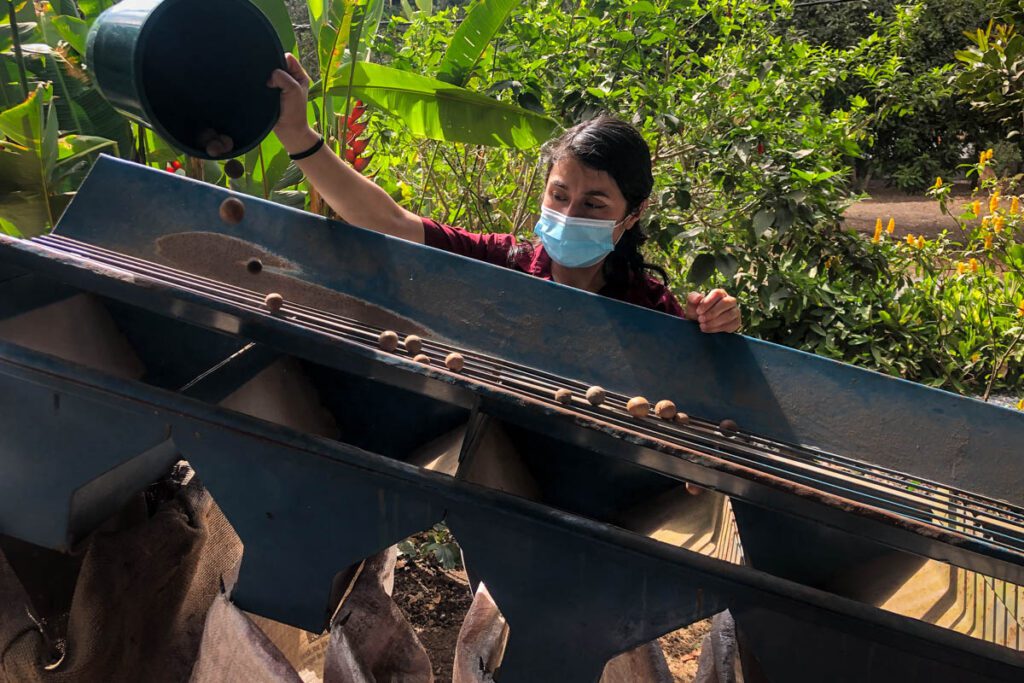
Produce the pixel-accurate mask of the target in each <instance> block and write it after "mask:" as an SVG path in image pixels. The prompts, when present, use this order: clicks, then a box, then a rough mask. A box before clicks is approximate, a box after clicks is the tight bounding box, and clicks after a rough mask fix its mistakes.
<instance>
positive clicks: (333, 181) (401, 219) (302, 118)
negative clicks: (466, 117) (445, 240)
mask: <svg viewBox="0 0 1024 683" xmlns="http://www.w3.org/2000/svg"><path fill="white" fill-rule="evenodd" d="M285 60H286V62H287V64H288V70H287V71H283V70H281V69H276V70H275V71H274V73H273V75H271V77H270V81H269V82H268V83H267V85H268V86H269V87H271V88H278V89H279V90H280V91H281V118H280V120H279V121H278V123H277V126H275V127H274V133H275V134H277V138H278V139H279V140H280V141H281V144H282V145H284V148H285V149H286V150H287V151H288V153H289V154H299V153H301V152H304V151H306V150H308V149H310V148H312V147H313V145H315V144H316V142H317V140H318V139H319V138H318V136H317V134H316V132H315V131H313V129H311V128H310V127H309V123H308V122H307V119H306V102H307V100H308V98H309V76H308V75H307V74H306V72H305V70H303V68H302V65H301V64H299V60H297V59H296V58H295V57H294V56H292V55H290V54H288V55H285ZM295 163H296V165H298V167H299V168H300V169H301V170H302V172H303V173H304V174H306V178H307V179H308V180H309V182H310V183H311V184H312V185H313V187H315V188H316V191H317V192H319V193H320V196H322V197H323V198H324V200H325V201H326V202H327V203H328V205H330V207H331V208H332V209H334V210H335V211H336V212H338V214H339V215H340V216H342V217H343V218H344V219H345V220H346V221H348V222H349V223H352V224H353V225H358V226H360V227H363V228H368V229H370V230H375V231H377V232H382V233H384V234H386V235H391V236H393V237H400V238H402V239H405V240H409V241H410V242H419V243H420V244H422V243H423V222H422V221H421V220H420V218H419V216H417V215H416V214H414V213H412V212H411V211H407V210H406V209H404V208H402V207H401V206H400V205H399V204H398V203H397V202H395V200H393V199H392V198H391V197H390V196H389V195H388V193H387V192H385V191H384V190H383V189H381V188H380V187H378V186H377V184H376V183H374V182H373V181H372V180H370V179H369V178H366V177H364V176H362V175H360V174H359V173H357V172H356V170H355V169H354V168H352V167H351V166H349V165H348V164H346V163H345V162H344V161H343V160H342V159H341V158H340V157H338V155H337V154H335V153H334V152H333V151H332V150H331V149H330V148H329V147H327V146H326V145H325V146H323V147H321V149H320V150H319V151H318V152H317V153H316V154H313V155H312V156H309V157H307V158H305V159H301V160H299V161H296V162H295Z"/></svg>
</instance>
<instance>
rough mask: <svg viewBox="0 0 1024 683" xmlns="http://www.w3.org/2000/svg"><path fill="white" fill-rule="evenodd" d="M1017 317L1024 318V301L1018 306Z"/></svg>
mask: <svg viewBox="0 0 1024 683" xmlns="http://www.w3.org/2000/svg"><path fill="white" fill-rule="evenodd" d="M1017 315H1019V316H1024V299H1021V300H1020V303H1019V304H1018V305H1017Z"/></svg>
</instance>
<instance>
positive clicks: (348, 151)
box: [345, 147, 359, 164]
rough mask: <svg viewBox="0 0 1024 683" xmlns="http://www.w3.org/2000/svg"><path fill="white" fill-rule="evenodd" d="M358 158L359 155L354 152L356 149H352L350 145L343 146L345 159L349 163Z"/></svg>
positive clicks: (354, 161)
mask: <svg viewBox="0 0 1024 683" xmlns="http://www.w3.org/2000/svg"><path fill="white" fill-rule="evenodd" d="M358 158H359V155H357V154H356V151H355V150H354V149H352V148H351V147H346V148H345V161H347V162H348V163H350V164H354V163H356V159H358Z"/></svg>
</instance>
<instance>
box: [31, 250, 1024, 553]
mask: <svg viewBox="0 0 1024 683" xmlns="http://www.w3.org/2000/svg"><path fill="white" fill-rule="evenodd" d="M35 241H36V242H37V243H38V244H40V245H44V246H46V247H47V248H50V249H54V250H56V251H60V252H61V253H64V254H68V255H73V256H75V257H78V258H81V259H84V260H88V261H92V262H95V263H97V264H101V265H103V266H105V267H108V268H113V269H118V270H122V271H124V272H125V273H129V274H132V275H137V276H142V277H147V278H151V279H152V280H154V281H156V282H160V283H163V284H166V285H168V286H173V287H178V288H182V289H186V290H189V291H193V292H195V293H198V294H201V295H203V296H206V297H210V298H211V299H214V300H218V301H221V302H223V303H227V304H231V305H234V306H239V307H242V308H245V309H248V310H250V311H253V312H259V313H266V314H268V315H269V313H267V310H266V307H265V306H264V303H263V299H264V297H263V295H261V294H260V293H258V292H255V291H252V290H247V289H244V288H242V287H237V286H234V285H230V284H226V283H223V282H217V281H214V280H210V279H208V278H203V277H199V276H197V275H194V274H191V273H186V272H184V271H180V270H176V269H174V268H170V267H167V266H164V265H161V264H156V263H152V262H148V261H145V260H143V259H138V258H135V257H131V256H127V255H124V254H118V253H116V252H113V251H110V250H107V249H103V248H99V247H95V246H93V245H89V244H86V243H83V242H79V241H76V240H72V239H69V238H65V237H59V236H49V237H43V238H38V239H37V240H35ZM276 317H279V318H281V319H284V320H287V321H289V322H291V323H293V324H296V325H299V326H302V327H303V328H305V329H307V330H310V331H314V332H316V333H318V334H322V335H326V336H328V337H332V338H338V339H344V340H346V341H348V342H351V343H354V344H358V345H361V346H363V347H367V348H373V349H377V341H378V338H379V335H380V333H381V332H382V331H383V330H382V329H381V328H377V327H373V326H371V325H367V324H365V323H362V322H360V321H358V320H354V319H351V318H345V317H343V316H339V315H335V314H332V313H328V312H325V311H321V310H317V309H314V308H310V307H308V306H303V305H299V304H295V303H292V302H286V304H285V307H284V309H283V310H282V311H281V312H280V313H278V314H277V316H276ZM397 332H399V333H402V332H403V331H402V330H397ZM452 351H459V352H460V353H462V354H463V355H464V357H465V360H466V365H465V368H464V369H463V370H462V372H461V373H459V374H460V375H461V376H463V377H465V378H467V379H471V380H473V381H475V382H478V383H481V384H484V385H491V386H494V387H501V388H502V389H504V390H506V391H509V392H512V393H515V394H520V395H523V396H528V397H529V398H530V399H532V400H534V401H537V402H540V403H544V404H547V405H549V406H551V407H558V408H562V407H564V406H563V405H562V404H560V403H559V402H558V401H557V400H555V398H554V393H555V391H557V390H558V389H568V390H570V391H571V392H572V393H573V398H572V404H571V410H572V411H574V412H575V413H577V414H579V415H582V416H586V417H588V418H590V419H592V420H594V421H595V422H600V423H602V424H605V425H607V426H608V427H609V428H611V430H612V431H613V432H615V431H620V432H623V433H624V432H635V433H640V434H643V435H645V436H648V437H650V438H653V439H658V440H660V441H664V442H667V443H669V444H672V445H675V446H677V447H680V448H685V449H688V450H692V451H696V452H698V453H701V454H704V455H708V456H712V457H715V458H719V459H721V460H723V461H726V462H729V463H733V464H735V465H740V466H743V467H749V468H752V469H755V470H758V471H760V472H763V473H766V474H770V475H773V476H776V477H779V478H782V479H786V480H789V481H792V482H795V483H799V484H802V485H806V486H809V487H812V488H816V489H819V490H821V491H824V492H828V493H830V494H833V495H836V496H840V497H842V498H843V499H846V500H848V501H851V502H852V503H854V504H856V505H860V506H866V507H871V508H877V509H881V510H886V511H889V512H891V513H893V514H896V515H899V516H901V517H902V518H904V519H906V520H908V521H912V522H917V523H919V524H921V525H926V526H928V527H932V528H935V529H939V530H943V531H946V532H950V533H953V534H957V535H962V536H967V537H971V538H974V539H976V540H977V541H979V542H981V543H982V544H983V545H984V546H988V547H991V548H993V549H999V550H1003V551H1006V552H1009V553H1014V554H1019V555H1020V556H1021V559H1022V561H1024V509H1022V508H1020V507H1018V506H1014V505H1010V504H1009V503H1006V502H1003V501H998V500H994V499H991V498H988V497H985V496H982V495H978V494H974V493H970V492H967V491H962V490H957V489H955V488H952V487H949V486H946V485H943V484H941V483H939V482H934V481H929V480H927V479H924V478H918V477H911V476H909V475H906V474H902V473H900V472H897V471H895V470H892V469H887V468H884V467H879V466H877V465H873V464H869V463H864V462H859V461H857V460H855V459H852V458H848V457H843V456H840V455H837V454H834V453H827V452H824V451H820V450H816V449H811V448H806V447H802V446H799V445H796V444H787V443H783V442H779V441H775V440H771V439H766V438H762V437H759V436H757V435H754V434H750V433H748V432H744V431H742V430H740V431H739V432H737V433H736V434H730V433H724V432H723V431H722V430H721V429H720V426H719V425H715V424H714V423H712V422H709V421H707V420H704V419H701V418H699V417H697V416H691V420H690V422H689V424H686V425H680V424H674V423H669V422H666V421H662V420H658V419H656V418H648V419H635V418H632V417H630V416H629V415H628V413H627V411H626V403H627V401H628V400H629V397H627V396H626V395H623V394H619V393H614V392H608V394H607V400H606V402H605V404H603V405H602V406H600V407H594V406H592V405H590V404H589V402H587V401H586V400H585V398H583V394H584V393H585V391H586V389H587V388H588V385H587V384H586V383H585V382H582V381H578V380H572V379H568V378H564V377H559V376H557V375H554V374H551V373H547V372H542V371H539V370H536V369H532V368H529V367H526V366H522V365H519V364H515V363H510V362H508V361H505V360H502V359H500V358H494V357H491V356H487V355H484V354H480V353H476V352H469V351H465V350H463V349H459V348H457V347H455V346H453V345H451V344H446V343H443V342H438V341H434V340H431V339H424V340H423V349H422V352H423V353H424V354H426V355H427V356H428V357H429V358H430V359H431V362H432V363H433V364H434V365H435V366H439V367H443V366H444V359H445V357H446V356H447V354H449V353H451V352H452ZM401 355H409V356H410V357H411V355H412V354H401ZM638 393H639V392H638ZM682 407H683V408H684V409H685V406H682Z"/></svg>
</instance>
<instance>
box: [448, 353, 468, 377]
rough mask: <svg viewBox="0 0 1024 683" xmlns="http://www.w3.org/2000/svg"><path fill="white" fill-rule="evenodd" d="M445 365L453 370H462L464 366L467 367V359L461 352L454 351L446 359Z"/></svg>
mask: <svg viewBox="0 0 1024 683" xmlns="http://www.w3.org/2000/svg"><path fill="white" fill-rule="evenodd" d="M444 366H445V367H446V368H448V369H449V370H451V371H452V372H462V368H464V367H466V359H465V358H463V357H462V354H461V353H458V352H456V351H452V352H451V353H449V354H448V356H447V357H446V358H445V359H444Z"/></svg>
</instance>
